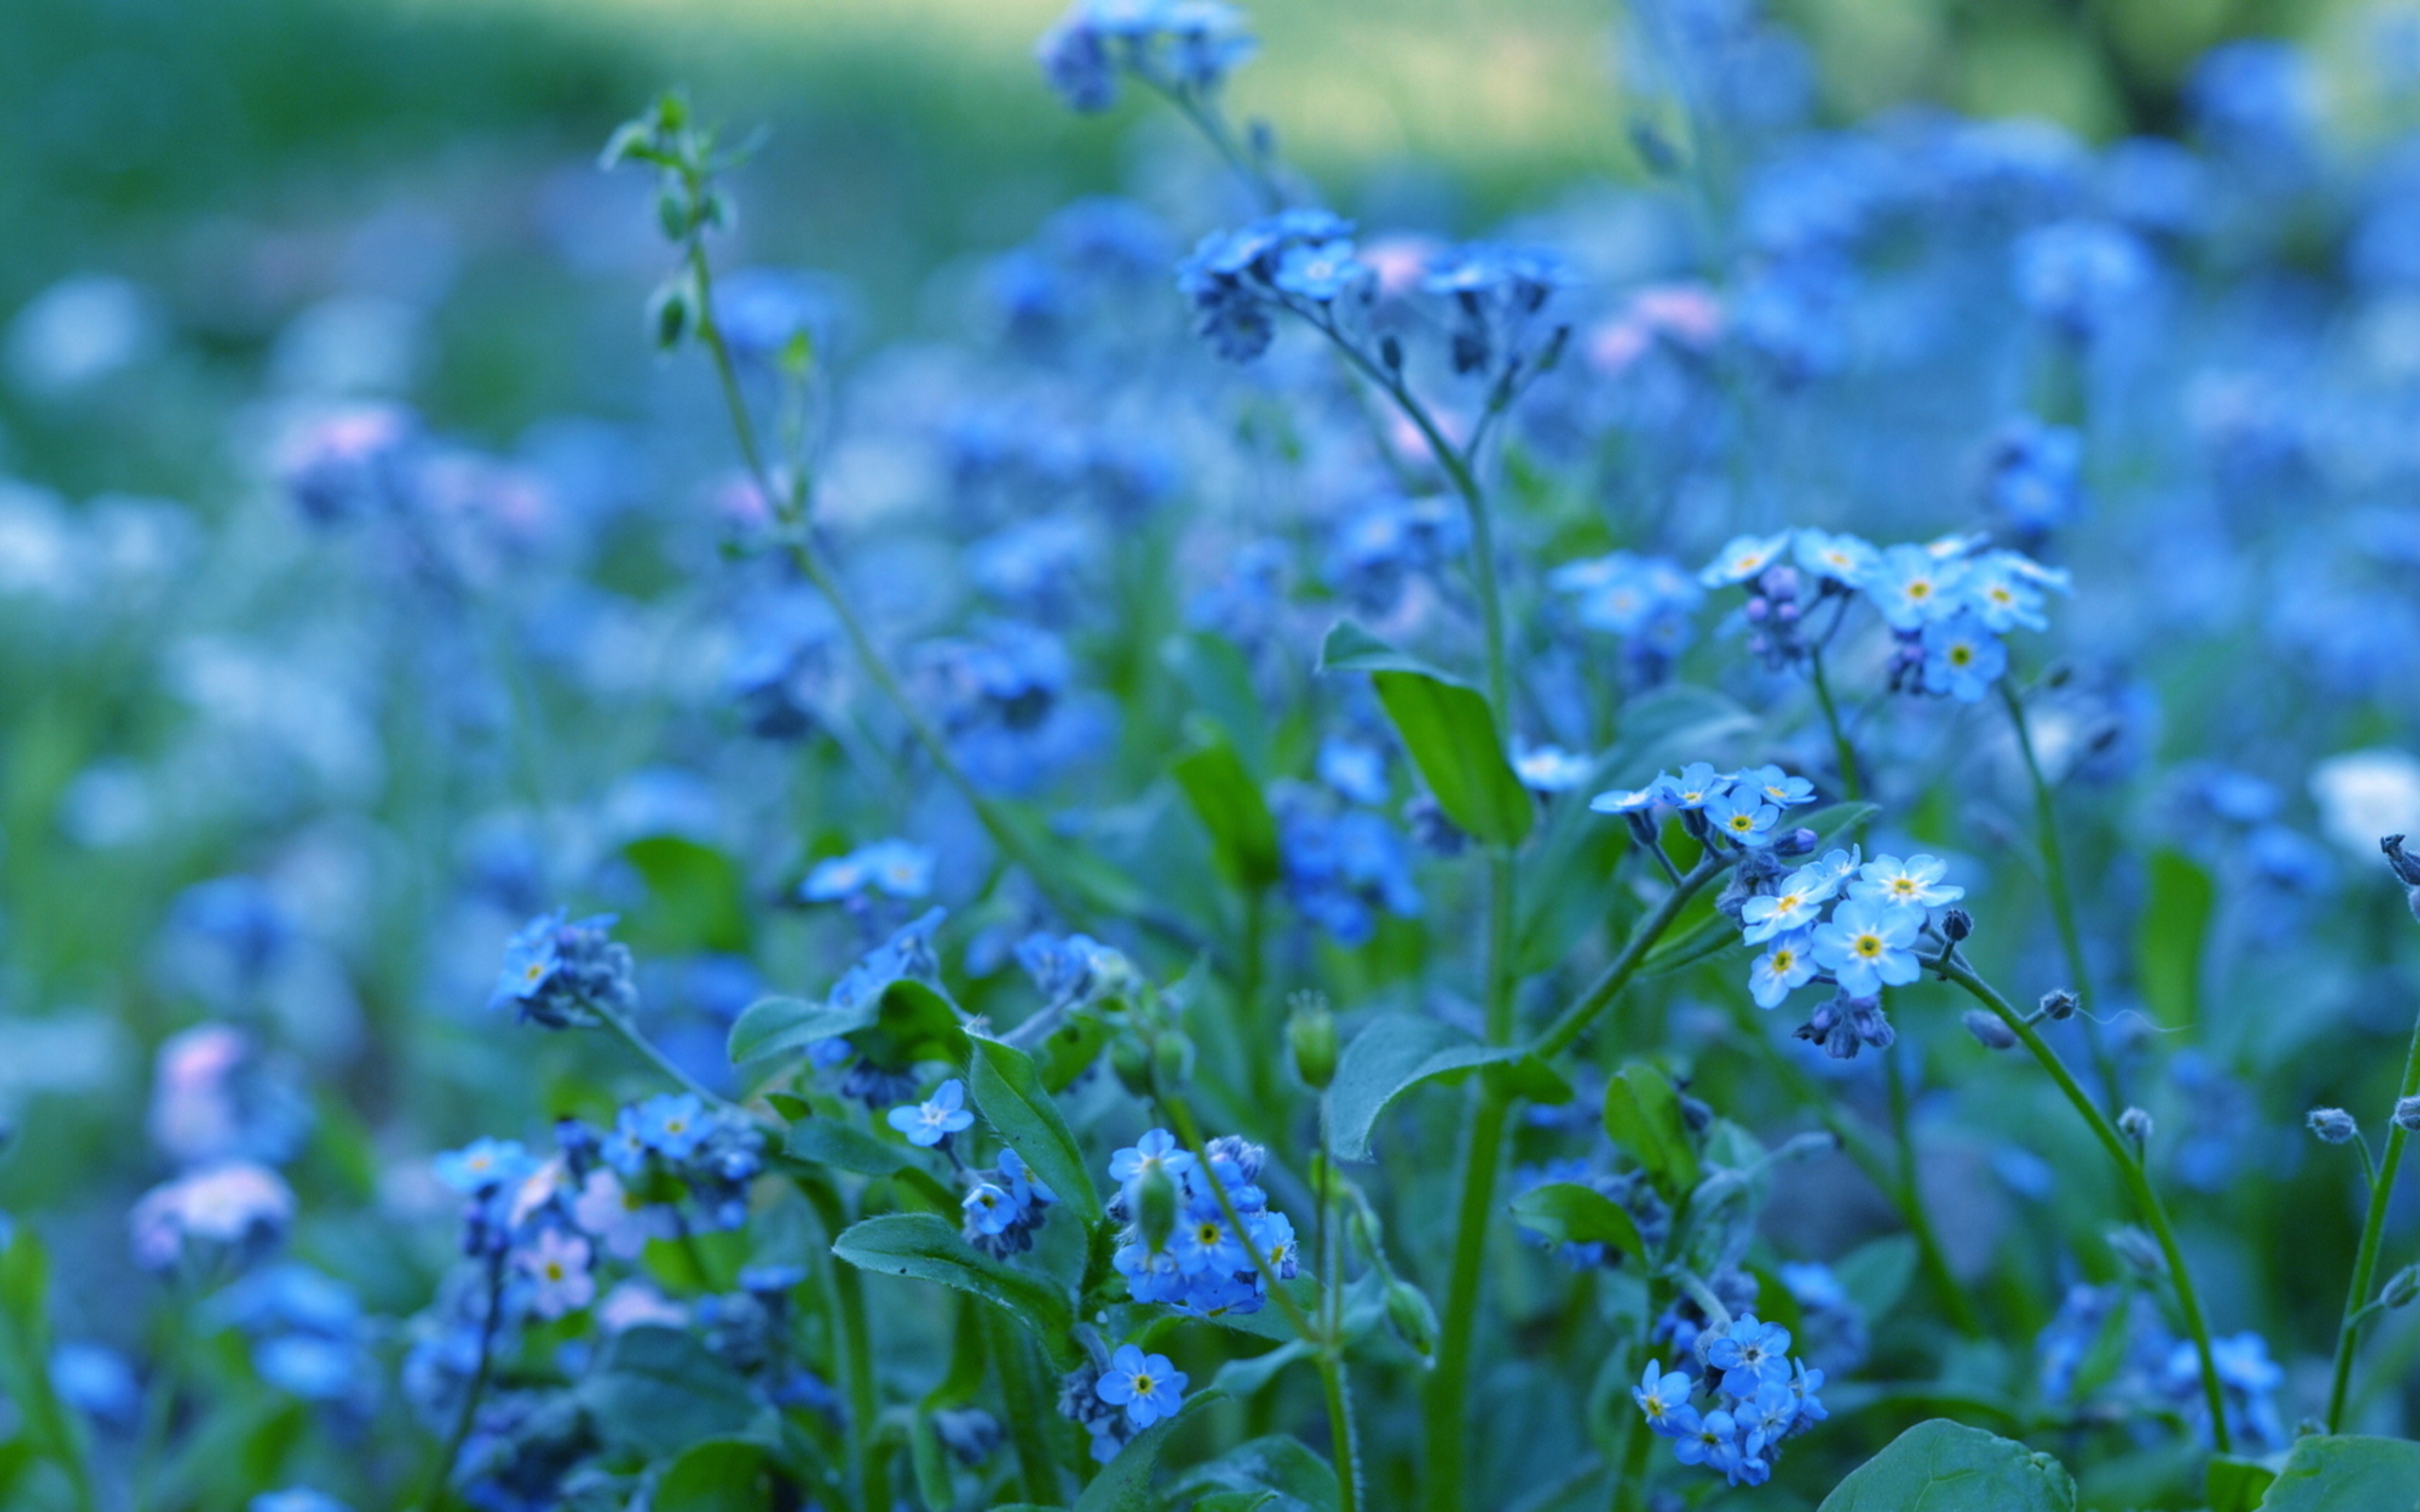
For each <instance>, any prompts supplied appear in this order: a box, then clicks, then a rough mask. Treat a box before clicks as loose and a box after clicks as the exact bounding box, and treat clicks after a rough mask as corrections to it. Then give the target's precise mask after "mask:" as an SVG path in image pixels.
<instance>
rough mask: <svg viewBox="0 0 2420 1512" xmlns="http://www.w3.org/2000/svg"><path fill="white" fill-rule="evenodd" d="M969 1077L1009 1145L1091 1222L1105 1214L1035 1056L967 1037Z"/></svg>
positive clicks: (979, 1104) (1073, 1209)
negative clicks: (1036, 1063) (1034, 1062)
mask: <svg viewBox="0 0 2420 1512" xmlns="http://www.w3.org/2000/svg"><path fill="white" fill-rule="evenodd" d="M967 1082H968V1086H969V1090H970V1091H973V1092H974V1094H975V1106H976V1107H977V1108H979V1109H981V1111H982V1114H983V1117H984V1118H985V1119H986V1120H987V1121H988V1122H990V1124H991V1125H992V1127H993V1128H994V1130H996V1131H997V1132H998V1134H999V1136H1000V1138H1002V1139H1003V1140H1006V1141H1007V1142H1008V1143H1009V1147H1010V1148H1011V1149H1013V1150H1015V1151H1016V1152H1017V1154H1019V1155H1021V1156H1023V1157H1024V1158H1025V1163H1026V1164H1028V1165H1029V1166H1031V1167H1032V1168H1033V1174H1034V1175H1035V1176H1037V1177H1041V1178H1042V1182H1043V1184H1044V1185H1045V1186H1046V1187H1048V1188H1049V1189H1050V1190H1051V1192H1052V1193H1053V1194H1056V1195H1057V1196H1058V1198H1059V1200H1060V1201H1061V1202H1062V1203H1064V1204H1065V1205H1066V1207H1067V1210H1068V1211H1070V1212H1072V1213H1074V1214H1075V1215H1076V1216H1077V1217H1078V1218H1079V1219H1080V1220H1082V1222H1083V1223H1084V1224H1085V1225H1087V1226H1090V1225H1092V1224H1097V1223H1098V1222H1100V1220H1101V1203H1100V1194H1099V1193H1098V1191H1096V1190H1094V1187H1093V1176H1092V1170H1091V1168H1090V1166H1089V1165H1087V1163H1086V1162H1085V1160H1084V1152H1083V1151H1082V1150H1081V1149H1080V1148H1079V1147H1078V1146H1077V1144H1076V1136H1075V1135H1074V1134H1072V1133H1070V1132H1068V1129H1067V1121H1066V1119H1065V1118H1064V1117H1063V1116H1061V1114H1060V1112H1059V1105H1058V1104H1056V1103H1054V1102H1052V1101H1051V1100H1050V1092H1049V1090H1048V1089H1047V1088H1046V1087H1045V1086H1044V1085H1043V1083H1042V1074H1041V1073H1040V1072H1039V1071H1037V1070H1036V1069H1035V1067H1034V1064H1033V1057H1030V1056H1029V1055H1027V1054H1026V1053H1025V1052H1024V1051H1022V1050H1019V1049H1017V1048H1015V1047H1014V1046H1012V1045H1004V1044H1002V1043H1001V1042H1000V1041H998V1040H992V1039H987V1038H985V1037H984V1036H981V1035H969V1036H968V1037H967Z"/></svg>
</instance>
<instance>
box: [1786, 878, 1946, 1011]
mask: <svg viewBox="0 0 2420 1512" xmlns="http://www.w3.org/2000/svg"><path fill="white" fill-rule="evenodd" d="M1924 918H1925V916H1924V910H1922V909H1920V908H1909V907H1905V906H1902V905H1900V904H1897V903H1891V902H1884V901H1883V900H1881V899H1879V898H1852V899H1850V900H1848V901H1847V902H1843V903H1841V905H1840V906H1839V907H1838V908H1835V909H1833V910H1832V917H1831V919H1830V921H1829V922H1827V923H1825V924H1823V925H1822V926H1820V927H1818V928H1817V929H1816V931H1815V936H1814V939H1813V941H1812V942H1811V946H1810V948H1811V949H1812V950H1813V952H1814V955H1815V959H1816V961H1817V962H1818V963H1819V964H1820V965H1822V966H1823V967H1824V970H1825V971H1830V972H1831V973H1832V976H1833V978H1834V979H1835V980H1836V981H1838V982H1839V983H1840V984H1841V991H1842V992H1844V993H1846V994H1848V995H1849V996H1851V997H1854V998H1871V997H1873V996H1874V995H1875V994H1876V993H1877V992H1879V991H1880V990H1881V989H1882V988H1885V987H1905V986H1906V985H1907V984H1908V983H1910V982H1912V981H1914V980H1915V979H1916V977H1917V976H1918V975H1919V974H1920V973H1921V971H1923V967H1922V965H1921V964H1920V963H1919V962H1918V961H1917V959H1916V954H1915V952H1914V951H1912V950H1910V948H1909V947H1910V946H1912V945H1913V944H1914V943H1915V941H1916V932H1917V931H1918V930H1920V929H1922V928H1923V927H1924Z"/></svg>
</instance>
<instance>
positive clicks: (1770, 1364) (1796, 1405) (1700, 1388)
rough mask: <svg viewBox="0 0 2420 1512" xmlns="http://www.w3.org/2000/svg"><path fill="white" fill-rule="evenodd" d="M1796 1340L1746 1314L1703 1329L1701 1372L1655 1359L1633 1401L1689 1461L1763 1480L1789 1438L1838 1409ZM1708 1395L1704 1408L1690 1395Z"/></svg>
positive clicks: (1695, 1358)
mask: <svg viewBox="0 0 2420 1512" xmlns="http://www.w3.org/2000/svg"><path fill="white" fill-rule="evenodd" d="M1789 1342H1790V1341H1789V1330H1788V1329H1785V1328H1783V1327H1781V1326H1780V1325H1779V1324H1777V1323H1763V1322H1759V1321H1758V1320H1757V1318H1756V1314H1754V1313H1743V1314H1739V1315H1738V1316H1737V1317H1733V1318H1730V1319H1728V1320H1725V1321H1721V1322H1718V1323H1715V1324H1713V1325H1711V1326H1709V1327H1707V1328H1704V1329H1703V1330H1701V1331H1700V1332H1698V1334H1697V1337H1696V1340H1695V1342H1694V1344H1693V1345H1692V1346H1691V1347H1690V1358H1689V1361H1688V1362H1687V1363H1689V1364H1692V1365H1693V1366H1695V1373H1694V1374H1691V1373H1690V1372H1689V1371H1686V1370H1681V1369H1667V1368H1666V1367H1665V1366H1663V1365H1662V1364H1661V1363H1660V1362H1658V1361H1656V1360H1654V1359H1650V1360H1649V1361H1648V1362H1647V1368H1646V1370H1645V1372H1644V1373H1643V1374H1641V1375H1640V1377H1639V1382H1638V1384H1637V1385H1635V1386H1634V1387H1632V1388H1631V1400H1633V1401H1635V1402H1636V1403H1637V1404H1638V1410H1639V1412H1640V1414H1641V1415H1642V1416H1643V1417H1645V1418H1646V1421H1647V1426H1648V1427H1649V1428H1651V1430H1653V1431H1654V1432H1655V1434H1656V1435H1659V1436H1661V1437H1664V1438H1668V1439H1670V1440H1672V1453H1673V1457H1674V1458H1676V1459H1678V1460H1679V1461H1680V1462H1681V1463H1682V1464H1684V1465H1703V1466H1704V1467H1705V1468H1706V1469H1709V1470H1712V1471H1714V1472H1716V1473H1717V1474H1720V1476H1721V1477H1722V1478H1723V1479H1724V1480H1725V1481H1727V1482H1728V1483H1730V1484H1731V1485H1733V1486H1762V1485H1764V1484H1765V1482H1767V1481H1768V1480H1771V1479H1772V1473H1773V1467H1774V1466H1775V1465H1777V1464H1779V1463H1780V1461H1781V1447H1782V1445H1783V1443H1784V1442H1785V1441H1787V1440H1788V1439H1789V1438H1791V1437H1793V1436H1794V1435H1799V1434H1802V1433H1805V1432H1806V1430H1807V1429H1809V1428H1812V1427H1813V1426H1814V1425H1815V1424H1817V1423H1820V1422H1822V1421H1823V1420H1824V1418H1825V1417H1829V1416H1830V1414H1828V1413H1826V1412H1825V1411H1824V1402H1823V1399H1822V1398H1821V1397H1820V1396H1819V1395H1818V1393H1819V1392H1821V1391H1822V1390H1823V1388H1824V1372H1823V1371H1822V1370H1820V1369H1817V1368H1815V1367H1814V1366H1809V1365H1807V1364H1806V1362H1805V1361H1803V1360H1795V1359H1792V1358H1791V1357H1790V1353H1789ZM1701 1394H1703V1397H1704V1399H1705V1402H1706V1405H1705V1406H1704V1407H1703V1409H1701V1408H1700V1407H1699V1406H1698V1405H1697V1404H1696V1403H1695V1402H1693V1401H1692V1400H1690V1399H1691V1398H1692V1397H1696V1396H1699V1395H1701Z"/></svg>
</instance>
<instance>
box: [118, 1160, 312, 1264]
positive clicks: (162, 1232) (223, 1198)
mask: <svg viewBox="0 0 2420 1512" xmlns="http://www.w3.org/2000/svg"><path fill="white" fill-rule="evenodd" d="M293 1221H294V1193H293V1191H292V1189H291V1188H289V1187H287V1186H286V1184H285V1180H284V1178H283V1177H279V1175H278V1174H277V1173H276V1172H274V1171H272V1170H270V1169H269V1168H268V1167H267V1166H265V1165H254V1164H252V1163H251V1162H250V1161H245V1160H236V1161H231V1162H229V1163H228V1164H225V1165H216V1166H212V1167H211V1168H210V1169H208V1170H205V1171H196V1172H194V1173H193V1174H191V1175H189V1176H182V1177H178V1178H177V1179H176V1180H174V1181H170V1182H167V1183H165V1184H164V1185H161V1186H156V1187H153V1188H152V1189H151V1190H150V1191H149V1192H147V1193H145V1194H143V1198H142V1200H141V1201H139V1202H137V1203H136V1204H135V1205H134V1211H133V1212H132V1213H130V1215H129V1217H128V1222H129V1225H130V1228H131V1229H133V1236H134V1258H135V1260H136V1261H137V1262H138V1263H141V1264H143V1265H145V1266H147V1268H149V1269H152V1270H171V1269H174V1268H175V1267H176V1264H177V1263H178V1262H179V1261H180V1260H181V1259H182V1258H183V1256H184V1253H185V1248H186V1246H187V1245H188V1244H189V1243H198V1244H201V1245H206V1246H216V1247H219V1248H223V1249H225V1250H227V1251H230V1252H233V1253H235V1254H236V1255H237V1256H238V1257H239V1258H240V1257H241V1256H243V1255H244V1254H246V1253H249V1252H252V1251H257V1250H261V1249H266V1248H268V1246H271V1245H274V1244H275V1243H276V1242H277V1241H278V1240H279V1239H281V1238H283V1237H284V1236H285V1229H286V1226H287V1225H288V1224H290V1223H292V1222H293Z"/></svg>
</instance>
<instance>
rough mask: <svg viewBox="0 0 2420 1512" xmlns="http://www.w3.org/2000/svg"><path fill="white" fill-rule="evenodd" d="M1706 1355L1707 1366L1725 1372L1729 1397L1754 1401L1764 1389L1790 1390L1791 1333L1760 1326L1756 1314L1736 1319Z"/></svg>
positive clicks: (1724, 1385)
mask: <svg viewBox="0 0 2420 1512" xmlns="http://www.w3.org/2000/svg"><path fill="white" fill-rule="evenodd" d="M1703 1353H1704V1355H1705V1363H1706V1364H1708V1365H1710V1366H1714V1367H1715V1368H1716V1369H1718V1370H1720V1371H1721V1372H1722V1389H1723V1391H1724V1393H1725V1394H1727V1395H1729V1396H1734V1397H1739V1398H1743V1399H1746V1398H1753V1397H1755V1395H1756V1392H1757V1390H1758V1388H1760V1387H1762V1386H1764V1385H1767V1384H1769V1383H1770V1384H1777V1385H1785V1386H1786V1385H1787V1384H1788V1383H1789V1330H1788V1329H1786V1328H1783V1327H1782V1326H1781V1325H1780V1324H1778V1323H1761V1322H1758V1321H1757V1319H1756V1314H1754V1313H1747V1314H1741V1315H1740V1316H1738V1317H1736V1318H1734V1319H1732V1321H1731V1326H1730V1328H1729V1329H1727V1330H1725V1331H1724V1332H1722V1333H1721V1334H1720V1336H1719V1337H1717V1338H1716V1339H1714V1341H1713V1342H1712V1343H1710V1344H1707V1345H1705V1346H1704V1348H1703Z"/></svg>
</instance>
